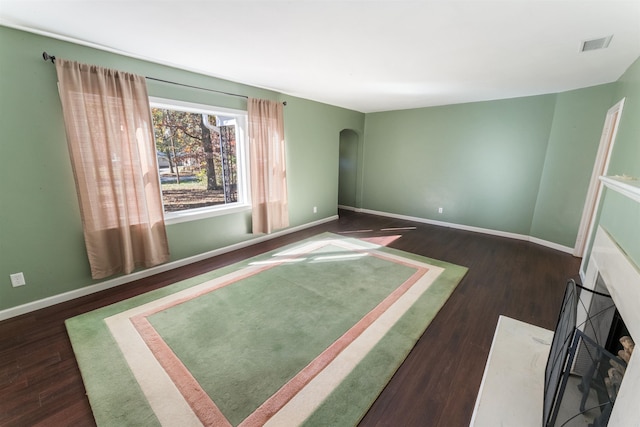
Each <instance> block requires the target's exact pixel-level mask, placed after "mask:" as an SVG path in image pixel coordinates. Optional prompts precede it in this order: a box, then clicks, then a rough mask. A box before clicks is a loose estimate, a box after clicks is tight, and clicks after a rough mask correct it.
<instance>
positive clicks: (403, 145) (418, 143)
mask: <svg viewBox="0 0 640 427" xmlns="http://www.w3.org/2000/svg"><path fill="white" fill-rule="evenodd" d="M555 99H556V95H544V96H535V97H527V98H518V99H508V100H501V101H490V102H479V103H469V104H460V105H450V106H444V107H432V108H421V109H413V110H404V111H392V112H383V113H375V114H369V115H367V117H366V124H365V170H364V175H365V178H364V200H363V206H364V207H365V208H368V209H372V210H378V211H385V212H392V213H396V214H402V215H409V216H415V217H420V218H426V219H431V220H438V221H445V222H450V223H456V224H464V225H468V226H474V227H481V228H487V229H492V230H501V231H505V232H511V233H519V234H528V233H529V229H530V227H531V221H532V217H533V211H534V208H535V204H536V196H537V194H538V186H539V183H540V177H541V173H542V168H543V165H544V160H545V153H546V149H547V141H548V139H549V133H550V131H551V122H552V118H553V109H554V104H555ZM439 207H442V208H443V213H442V214H439V213H438V208H439Z"/></svg>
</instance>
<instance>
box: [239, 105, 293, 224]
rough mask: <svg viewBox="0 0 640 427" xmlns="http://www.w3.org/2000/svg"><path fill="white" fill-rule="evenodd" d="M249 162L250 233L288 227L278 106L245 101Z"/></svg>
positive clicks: (284, 171)
mask: <svg viewBox="0 0 640 427" xmlns="http://www.w3.org/2000/svg"><path fill="white" fill-rule="evenodd" d="M247 109H248V116H249V141H250V143H249V158H250V160H249V162H250V165H251V166H250V167H251V204H252V206H253V212H252V220H253V221H252V224H253V232H254V233H271V232H272V231H275V230H278V229H281V228H285V227H288V226H289V206H288V200H287V168H286V160H285V146H284V118H283V116H284V114H283V108H282V103H280V102H275V101H269V100H266V99H255V98H249V100H248V108H247Z"/></svg>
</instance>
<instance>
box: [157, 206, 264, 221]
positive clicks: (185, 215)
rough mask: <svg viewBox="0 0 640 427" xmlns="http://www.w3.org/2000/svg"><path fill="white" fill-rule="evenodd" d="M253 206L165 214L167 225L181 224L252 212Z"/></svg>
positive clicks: (209, 208)
mask: <svg viewBox="0 0 640 427" xmlns="http://www.w3.org/2000/svg"><path fill="white" fill-rule="evenodd" d="M250 210H251V205H247V204H235V205H233V206H228V207H224V208H221V207H206V208H198V209H189V210H186V211H181V212H169V213H165V214H164V223H165V225H171V224H179V223H181V222H187V221H196V220H199V219H204V218H213V217H216V216H223V215H229V214H234V213H238V212H245V211H250Z"/></svg>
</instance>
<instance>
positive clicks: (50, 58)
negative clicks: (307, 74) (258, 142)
mask: <svg viewBox="0 0 640 427" xmlns="http://www.w3.org/2000/svg"><path fill="white" fill-rule="evenodd" d="M42 59H44V60H45V61H51V63H52V64H53V63H55V62H56V57H55V56H53V55H49V54H48V53H47V52H42ZM145 79H147V80H154V81H156V82H161V83H169V84H172V85H177V86H183V87H188V88H191V89H199V90H206V91H208V92H215V93H220V94H222V95H228V96H237V97H238V98H244V99H249V97H248V96H247V95H240V94H238V93H231V92H224V91H221V90H215V89H209V88H206V87H200V86H192V85H188V84H184V83H178V82H172V81H170V80H163V79H158V78H155V77H148V76H145ZM282 105H287V101H283V102H282Z"/></svg>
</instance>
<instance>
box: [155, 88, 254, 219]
mask: <svg viewBox="0 0 640 427" xmlns="http://www.w3.org/2000/svg"><path fill="white" fill-rule="evenodd" d="M150 104H151V115H152V118H153V130H154V137H155V142H156V152H157V156H158V173H159V179H160V184H161V188H162V201H163V205H164V212H165V219H166V220H168V221H169V222H173V221H171V220H172V219H178V220H177V221H176V222H179V218H182V219H183V220H184V219H195V218H194V217H202V216H210V215H214V214H216V213H219V212H220V211H227V210H228V209H229V208H237V207H246V206H247V191H246V190H247V188H246V183H247V182H248V180H247V177H246V170H247V168H246V167H245V161H244V159H245V157H244V154H245V150H244V144H245V129H246V125H245V124H246V112H244V111H237V110H228V109H222V108H216V107H209V106H205V105H198V104H192V103H183V102H178V101H170V100H161V99H156V98H151V102H150Z"/></svg>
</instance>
